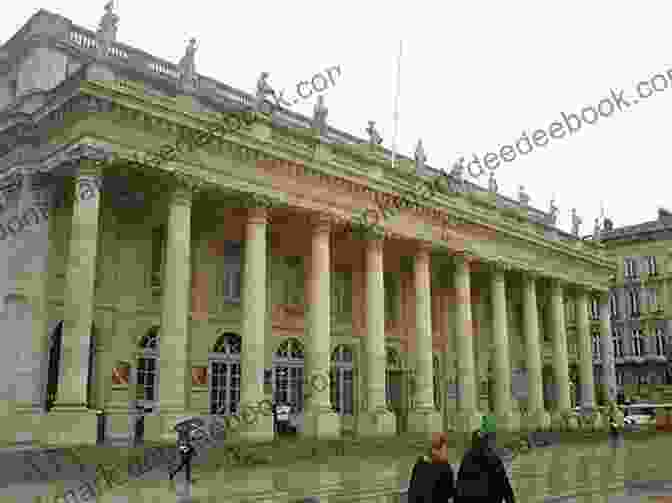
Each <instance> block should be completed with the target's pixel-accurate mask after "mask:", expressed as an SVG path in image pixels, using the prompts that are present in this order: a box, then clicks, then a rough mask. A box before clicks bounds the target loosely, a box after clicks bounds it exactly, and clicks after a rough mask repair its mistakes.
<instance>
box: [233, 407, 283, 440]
mask: <svg viewBox="0 0 672 503" xmlns="http://www.w3.org/2000/svg"><path fill="white" fill-rule="evenodd" d="M225 435H226V436H227V438H231V439H241V440H247V441H250V442H270V441H271V440H273V439H274V438H275V433H274V432H273V416H270V415H269V416H265V415H263V414H257V416H256V420H255V421H254V422H252V423H251V424H247V423H246V422H245V421H241V423H240V426H239V427H238V428H237V429H236V430H235V431H232V432H231V433H229V432H228V431H227V432H226V433H225Z"/></svg>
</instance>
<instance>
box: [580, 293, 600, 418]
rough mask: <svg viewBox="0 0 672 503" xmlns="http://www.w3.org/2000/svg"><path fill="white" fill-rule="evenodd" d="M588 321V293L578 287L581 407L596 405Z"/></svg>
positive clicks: (586, 407) (589, 407)
mask: <svg viewBox="0 0 672 503" xmlns="http://www.w3.org/2000/svg"><path fill="white" fill-rule="evenodd" d="M588 324H589V321H588V293H587V292H586V290H584V289H583V288H580V287H579V288H578V291H577V293H576V337H577V340H578V346H579V380H580V381H581V407H582V408H585V409H591V410H592V409H593V408H594V407H595V383H594V380H593V351H592V344H591V340H590V330H589V325H588Z"/></svg>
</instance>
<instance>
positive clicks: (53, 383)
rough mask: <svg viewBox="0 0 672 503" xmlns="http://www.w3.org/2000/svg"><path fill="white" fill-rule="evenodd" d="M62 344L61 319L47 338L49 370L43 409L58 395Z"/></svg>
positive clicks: (52, 404)
mask: <svg viewBox="0 0 672 503" xmlns="http://www.w3.org/2000/svg"><path fill="white" fill-rule="evenodd" d="M62 344H63V321H59V322H58V325H56V328H55V329H54V331H53V332H52V333H51V337H50V340H49V370H48V374H47V396H46V403H45V409H46V410H47V412H49V411H50V410H51V408H52V407H53V406H54V403H55V402H56V397H57V396H58V376H59V372H60V366H61V347H62Z"/></svg>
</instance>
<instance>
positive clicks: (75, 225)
mask: <svg viewBox="0 0 672 503" xmlns="http://www.w3.org/2000/svg"><path fill="white" fill-rule="evenodd" d="M99 176H100V169H99V168H98V167H97V166H95V165H94V164H93V162H92V161H89V160H86V161H81V162H80V166H79V170H78V173H77V174H76V175H75V183H74V195H73V207H72V230H71V234H70V242H69V247H68V250H69V253H68V262H67V269H66V279H65V295H64V297H65V298H64V309H63V312H64V320H63V321H64V323H63V360H62V362H61V366H62V369H63V376H62V379H61V383H60V385H59V387H58V396H57V399H56V403H55V404H54V408H53V409H52V412H51V414H49V416H50V421H49V422H50V425H49V430H50V431H49V432H48V433H47V437H48V440H49V441H50V442H52V443H53V442H55V443H62V442H66V443H68V442H70V443H85V444H95V441H96V424H97V423H96V415H95V411H93V410H88V409H87V401H86V398H87V397H86V382H87V374H88V360H89V358H88V352H89V342H90V336H91V326H92V323H93V314H94V312H93V305H94V304H93V303H94V280H95V274H96V255H97V249H98V220H99V208H100V193H99V192H98V190H97V187H99V186H100V183H99Z"/></svg>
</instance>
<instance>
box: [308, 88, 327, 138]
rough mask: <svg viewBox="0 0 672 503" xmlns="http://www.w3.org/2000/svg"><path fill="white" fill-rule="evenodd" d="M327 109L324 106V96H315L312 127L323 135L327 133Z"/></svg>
mask: <svg viewBox="0 0 672 503" xmlns="http://www.w3.org/2000/svg"><path fill="white" fill-rule="evenodd" d="M328 113H329V109H327V107H326V106H324V96H322V95H320V96H318V97H317V103H315V108H314V109H313V120H312V124H311V125H312V128H313V129H315V130H316V131H317V134H318V135H320V136H324V135H326V133H327V114H328Z"/></svg>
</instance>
